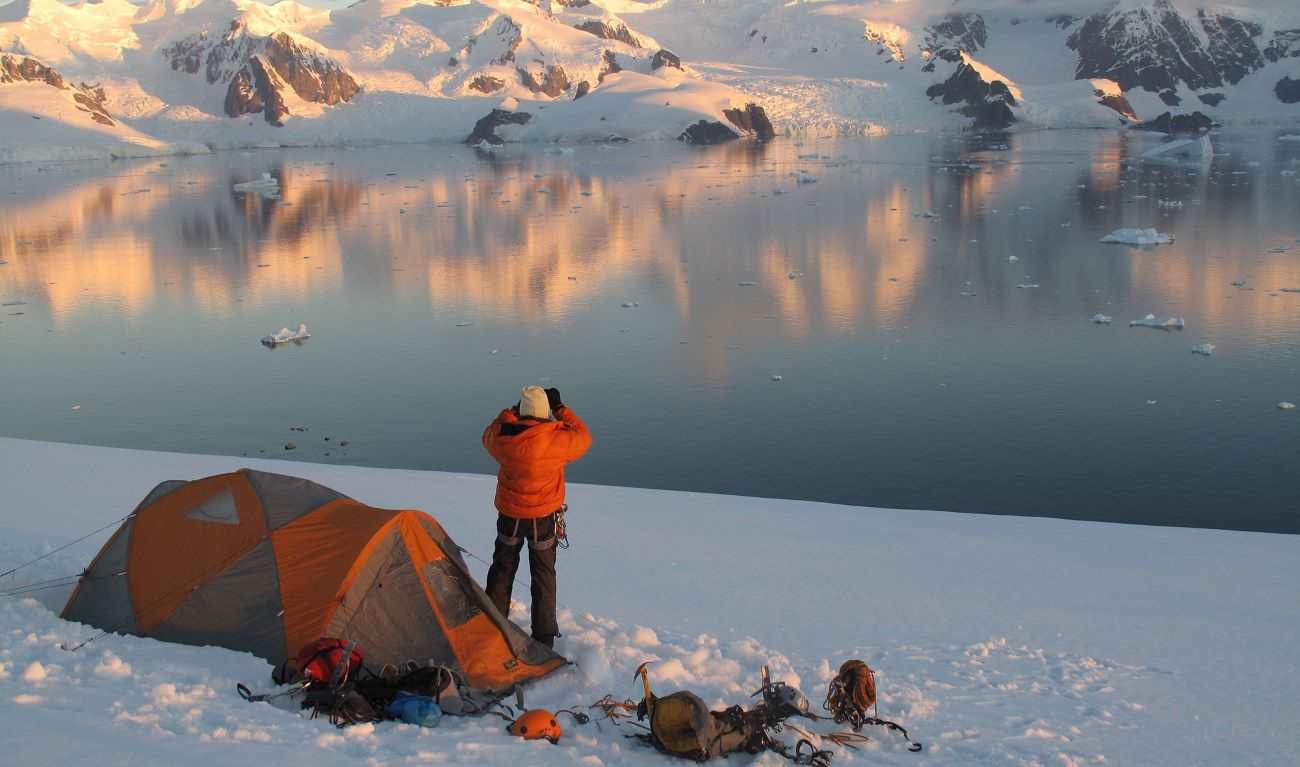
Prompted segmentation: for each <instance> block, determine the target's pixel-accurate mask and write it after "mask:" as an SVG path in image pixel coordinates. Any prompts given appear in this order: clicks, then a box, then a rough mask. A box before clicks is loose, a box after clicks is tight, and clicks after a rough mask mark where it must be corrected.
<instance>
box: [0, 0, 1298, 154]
mask: <svg viewBox="0 0 1300 767" xmlns="http://www.w3.org/2000/svg"><path fill="white" fill-rule="evenodd" d="M1098 5H1099V4H1098V3H1095V2H1090V3H1085V6H1086V7H1087V9H1088V15H1085V16H1080V17H1073V16H1062V15H1060V14H1059V13H1056V12H1054V11H1053V10H1052V9H1049V8H1046V7H1044V8H1042V9H1041V10H1037V11H1035V10H1034V7H1035V6H1034V5H1033V4H1028V5H1024V6H1021V5H1020V4H1016V3H998V2H992V3H985V4H981V5H977V6H972V7H971V8H970V12H963V13H951V12H948V7H947V6H943V5H941V4H938V3H934V2H925V1H924V0H903V1H902V2H898V3H889V4H879V3H867V2H849V3H787V2H784V0H747V1H746V2H743V3H740V2H724V3H707V4H706V3H699V2H697V1H696V0H659V2H655V3H642V2H629V0H581V1H579V0H564V1H563V2H561V0H535V2H524V0H359V2H355V3H352V4H351V5H349V6H347V7H344V8H339V9H337V10H333V11H330V10H324V9H321V8H314V7H309V6H306V5H302V4H300V3H298V2H295V0H284V1H283V2H279V3H275V4H274V5H267V4H264V3H262V2H260V1H259V0H150V1H149V2H147V3H145V4H143V5H136V4H134V3H133V2H131V1H130V0H103V2H99V3H93V4H92V3H84V4H80V5H65V4H64V3H63V2H61V0H19V1H18V2H14V3H11V4H10V5H6V6H3V10H2V11H0V53H5V52H8V53H10V55H12V56H21V57H27V58H31V59H34V60H37V61H39V62H41V63H42V64H43V65H44V66H48V67H51V68H53V69H55V70H57V71H58V72H59V73H61V77H63V78H65V79H68V80H72V79H74V78H75V79H76V80H79V81H85V82H87V83H97V84H98V86H97V87H98V88H100V89H102V91H96V92H97V93H99V92H102V95H103V97H102V99H100V102H101V104H100V106H101V107H102V109H103V111H104V113H105V114H106V115H111V119H113V120H114V121H116V122H117V123H118V124H119V125H122V126H124V127H125V128H128V129H129V130H130V131H131V132H133V134H132V136H131V139H130V141H127V143H132V142H135V141H136V139H139V142H140V143H145V144H147V143H150V142H152V144H153V145H154V146H155V147H157V146H163V145H166V144H168V143H169V142H170V143H171V144H177V142H191V145H192V143H193V142H198V143H201V144H202V145H203V146H206V147H210V148H227V147H240V146H261V145H268V144H282V145H302V144H341V143H342V144H346V143H379V142H425V141H464V140H465V139H466V138H467V137H468V136H469V135H470V134H471V133H472V132H473V131H474V126H475V123H476V122H477V121H478V120H480V119H482V118H483V117H485V116H486V115H489V114H490V113H492V111H493V110H494V109H501V110H504V111H507V112H512V113H514V112H519V113H523V114H527V115H529V119H528V120H527V121H522V122H519V123H515V125H516V126H517V127H515V128H512V129H509V130H508V131H506V132H505V133H504V134H502V135H501V138H502V140H509V141H555V140H566V141H584V140H585V141H603V140H606V139H608V138H611V137H615V138H618V139H629V140H645V139H678V138H682V137H685V139H686V140H691V141H718V140H730V139H733V138H735V137H748V136H753V137H756V138H762V137H764V136H765V135H768V134H770V133H771V132H786V133H837V134H841V133H869V132H879V131H917V130H942V129H963V128H976V129H993V130H1001V129H1005V128H1008V127H1013V126H1019V127H1027V128H1058V127H1071V128H1077V127H1116V126H1120V125H1125V124H1129V123H1132V122H1134V121H1136V120H1139V119H1145V118H1151V117H1154V116H1155V115H1157V114H1159V112H1161V111H1165V110H1168V109H1170V108H1171V107H1170V106H1169V105H1171V104H1175V105H1181V106H1174V107H1173V108H1174V109H1175V110H1176V111H1187V110H1189V109H1192V108H1195V109H1202V110H1204V111H1206V112H1207V113H1208V114H1209V116H1210V118H1212V119H1214V120H1216V121H1219V122H1223V121H1230V120H1233V119H1241V120H1254V119H1291V118H1295V117H1296V116H1298V115H1300V13H1298V12H1296V11H1292V10H1287V9H1285V8H1284V7H1283V6H1281V5H1278V6H1277V7H1275V8H1273V9H1271V10H1269V11H1267V12H1265V11H1260V10H1256V11H1243V10H1240V9H1234V8H1230V7H1228V6H1224V7H1223V8H1221V9H1219V10H1206V11H1203V12H1200V13H1192V12H1189V11H1187V10H1185V9H1182V8H1180V7H1178V6H1174V5H1171V4H1170V3H1169V2H1168V0H1125V1H1124V2H1123V3H1122V4H1119V5H1117V6H1116V7H1114V8H1111V9H1109V10H1107V9H1106V8H1105V7H1104V3H1103V4H1102V6H1103V7H1101V8H1100V9H1099V7H1098ZM1293 16H1294V17H1297V18H1296V19H1292V18H1291V17H1293ZM1293 22H1294V23H1293ZM4 90H9V91H11V92H10V93H7V94H3V95H0V119H6V122H12V123H14V124H15V125H17V124H18V123H19V122H20V121H19V120H17V119H16V116H15V115H23V116H26V115H29V114H38V115H40V116H41V117H42V119H52V118H53V117H54V113H52V112H50V111H48V109H47V108H46V107H48V104H46V103H44V102H43V101H42V97H41V96H40V94H36V93H33V92H32V89H13V88H12V84H11V83H6V84H0V91H4ZM751 103H752V104H755V105H756V106H757V107H758V108H759V109H761V110H762V111H763V115H764V116H763V119H762V120H753V119H750V118H749V113H750V110H749V109H748V107H747V105H748V104H751ZM727 110H734V112H733V113H732V114H729V113H728V112H727ZM5 113H12V114H11V115H10V116H9V117H8V118H3V117H2V116H3V115H4V114H5ZM733 115H740V119H735V118H734V117H733ZM521 119H522V118H521ZM768 123H771V127H772V129H773V130H772V131H769V130H768V129H767V127H766V126H767V124H768ZM136 134H138V135H136ZM76 138H78V140H81V139H85V140H87V141H89V140H90V139H92V138H93V139H96V140H102V141H107V140H108V139H107V138H106V137H105V136H104V135H103V134H102V132H101V133H97V134H93V135H91V136H80V135H77V136H76ZM114 140H117V141H119V142H121V141H126V139H125V138H123V137H122V136H117V137H115V138H114ZM69 141H70V139H64V138H61V137H59V136H55V135H53V134H51V135H49V136H42V135H39V134H32V133H31V132H30V131H6V132H5V133H4V134H2V135H0V157H5V156H8V157H10V158H13V157H21V156H22V154H23V152H24V151H26V152H27V153H28V154H39V152H38V150H39V149H40V148H41V146H43V145H48V144H51V143H52V144H55V145H56V146H64V145H65V144H67V143H68V142H69ZM42 142H44V144H42ZM5 152H7V153H8V154H7V155H6V154H4V153H5Z"/></svg>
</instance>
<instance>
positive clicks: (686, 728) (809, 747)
mask: <svg viewBox="0 0 1300 767" xmlns="http://www.w3.org/2000/svg"><path fill="white" fill-rule="evenodd" d="M648 666H649V663H643V664H641V665H640V666H639V667H638V668H637V671H636V676H635V677H634V678H637V679H640V680H641V685H642V689H643V691H644V693H645V697H644V698H643V699H642V701H641V703H640V705H639V706H638V708H637V718H638V720H646V719H648V720H649V733H648V734H645V735H641V734H637V735H633V736H630V737H636V738H639V739H640V740H642V741H644V742H646V743H648V744H650V745H652V746H654V748H656V749H658V750H659V751H661V752H663V753H666V754H669V755H671V756H678V757H682V758H686V759H694V760H696V761H706V760H709V759H713V758H714V757H718V756H726V755H727V754H730V753H735V752H741V751H743V752H745V753H750V754H757V753H759V752H761V751H773V752H775V753H777V754H780V755H781V756H783V757H785V758H786V759H789V760H790V761H791V762H793V763H795V764H799V765H809V766H810V767H829V765H830V763H831V759H832V757H833V753H832V752H831V751H830V750H827V749H822V748H819V747H818V745H817V742H819V741H827V742H830V743H833V744H834V745H837V746H840V747H843V748H848V749H851V750H857V748H858V746H859V745H860V744H862V743H864V742H866V741H867V740H868V738H867V736H866V735H862V734H860V733H859V732H858V730H860V729H861V728H862V727H863V726H865V725H880V726H884V727H887V728H889V729H891V730H895V731H897V732H899V733H901V734H902V736H903V738H904V739H906V740H907V743H908V750H909V751H920V750H921V744H920V743H915V742H913V741H912V740H911V739H910V738H909V737H908V735H907V731H906V730H904V729H903V728H902V727H900V726H899V725H897V724H895V723H894V722H889V721H886V720H883V719H879V718H877V717H873V716H868V715H867V709H868V708H870V707H873V706H875V703H876V692H875V678H874V675H873V673H872V672H871V669H870V668H868V667H867V665H866V664H865V663H863V662H862V661H850V662H848V663H845V664H844V666H842V667H841V674H840V675H839V676H837V677H836V678H835V680H833V681H832V683H831V685H830V690H829V692H828V694H827V703H826V707H827V710H828V711H831V712H832V714H833V716H832V717H823V716H819V715H817V714H814V713H812V711H810V710H809V709H810V705H809V703H808V699H807V697H805V696H804V694H803V693H802V692H800V691H799V690H798V689H797V688H795V687H793V686H791V685H789V684H786V683H785V682H773V681H772V679H771V674H770V671H769V670H768V668H767V667H764V668H763V672H762V681H763V684H762V687H760V688H759V689H758V690H757V691H756V692H755V693H754V694H753V696H751V697H758V696H761V700H760V701H758V702H757V703H756V704H755V705H754V706H753V707H752V708H750V709H749V710H745V709H743V708H742V707H740V706H731V707H730V708H726V709H723V710H721V711H711V710H709V708H708V706H706V705H705V703H704V701H702V700H701V699H700V698H699V696H697V695H695V694H694V693H691V692H688V691H685V690H683V691H679V692H675V693H673V694H671V695H666V696H663V697H659V696H657V695H655V694H654V691H653V690H652V689H651V687H650V676H649V672H648V671H647V667H648ZM597 704H603V705H600V706H599V707H601V708H604V709H605V710H607V711H610V710H616V708H614V707H615V706H616V702H615V701H613V699H611V698H609V697H608V696H606V698H605V699H602V701H598V702H597ZM593 707H597V706H595V705H594V706H593ZM611 718H612V715H611ZM794 718H803V719H808V720H810V721H825V720H827V719H832V718H833V720H834V721H835V722H837V723H840V724H843V723H848V724H849V725H850V726H851V727H853V732H833V733H829V734H824V735H819V734H814V733H812V732H809V731H808V730H805V729H803V728H800V727H798V726H796V725H793V724H789V723H788V721H787V720H789V719H794ZM616 721H617V720H616ZM784 728H789V729H790V730H791V731H793V732H795V733H797V734H799V735H800V736H801V737H800V738H799V740H798V741H796V743H795V747H794V748H793V749H791V748H790V746H789V745H788V744H787V743H786V742H784V741H782V740H780V739H778V738H776V737H775V735H776V734H777V733H780V732H781V731H782V730H783V729H784Z"/></svg>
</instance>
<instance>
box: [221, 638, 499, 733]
mask: <svg viewBox="0 0 1300 767" xmlns="http://www.w3.org/2000/svg"><path fill="white" fill-rule="evenodd" d="M345 659H346V661H345ZM363 659H364V655H363V654H362V651H361V648H360V647H359V646H358V645H357V643H356V642H345V641H343V640H341V639H335V638H332V637H322V638H320V639H317V640H316V641H314V642H311V643H309V644H307V645H306V646H304V647H303V648H302V649H301V650H299V651H298V654H297V655H296V656H295V657H294V658H292V659H290V660H288V661H285V662H284V663H282V664H280V665H279V666H278V667H276V668H275V670H273V671H272V673H271V681H272V682H274V683H275V684H277V685H288V687H287V689H284V690H278V691H276V692H271V693H263V694H254V693H253V692H252V691H251V690H249V688H248V687H246V686H245V685H242V684H240V685H236V688H235V689H236V691H237V692H238V693H239V695H240V697H242V698H243V699H244V700H246V701H250V702H257V701H266V702H272V703H288V702H290V701H292V702H296V703H297V704H298V705H299V707H300V708H301V709H302V710H305V711H308V712H309V714H310V716H311V718H313V719H315V718H317V717H322V718H326V719H328V720H329V721H330V722H331V723H332V724H334V725H336V726H338V727H346V726H348V725H352V724H360V723H363V722H376V721H383V720H385V719H393V720H397V721H402V722H406V723H408V724H418V725H420V726H423V727H434V726H436V725H437V724H438V722H440V721H441V720H442V717H443V715H444V714H453V715H474V714H481V713H484V712H486V711H487V710H489V709H490V708H492V707H493V706H496V705H499V703H498V701H499V696H493V695H492V694H490V693H486V692H481V691H478V690H473V689H471V688H470V687H469V686H468V685H467V684H466V682H465V679H464V677H462V676H461V675H460V674H458V673H457V672H456V671H453V670H452V669H450V668H447V667H446V666H437V665H432V664H430V665H423V666H422V665H420V664H419V663H417V662H415V661H407V662H406V663H405V664H404V665H402V666H400V667H399V666H396V665H393V664H387V665H385V666H384V667H383V668H381V669H380V671H379V673H378V674H376V673H374V672H372V671H371V670H370V669H369V668H367V667H366V666H365V664H364V662H363Z"/></svg>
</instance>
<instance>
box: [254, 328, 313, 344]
mask: <svg viewBox="0 0 1300 767" xmlns="http://www.w3.org/2000/svg"><path fill="white" fill-rule="evenodd" d="M308 338H311V333H308V332H307V325H306V324H305V323H298V329H297V330H290V329H288V328H280V330H279V332H277V333H274V334H272V335H269V336H267V337H265V338H263V339H262V345H263V346H267V347H274V346H279V345H280V344H287V343H300V342H302V341H306V340H307V339H308Z"/></svg>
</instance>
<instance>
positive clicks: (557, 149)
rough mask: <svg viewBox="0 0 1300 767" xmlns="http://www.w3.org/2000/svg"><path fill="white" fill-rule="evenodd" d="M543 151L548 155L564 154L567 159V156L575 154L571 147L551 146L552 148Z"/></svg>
mask: <svg viewBox="0 0 1300 767" xmlns="http://www.w3.org/2000/svg"><path fill="white" fill-rule="evenodd" d="M542 151H543V152H544V153H546V154H562V155H565V156H566V157H567V156H569V155H571V154H573V147H571V146H550V147H547V148H546V149H544V150H542Z"/></svg>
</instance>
